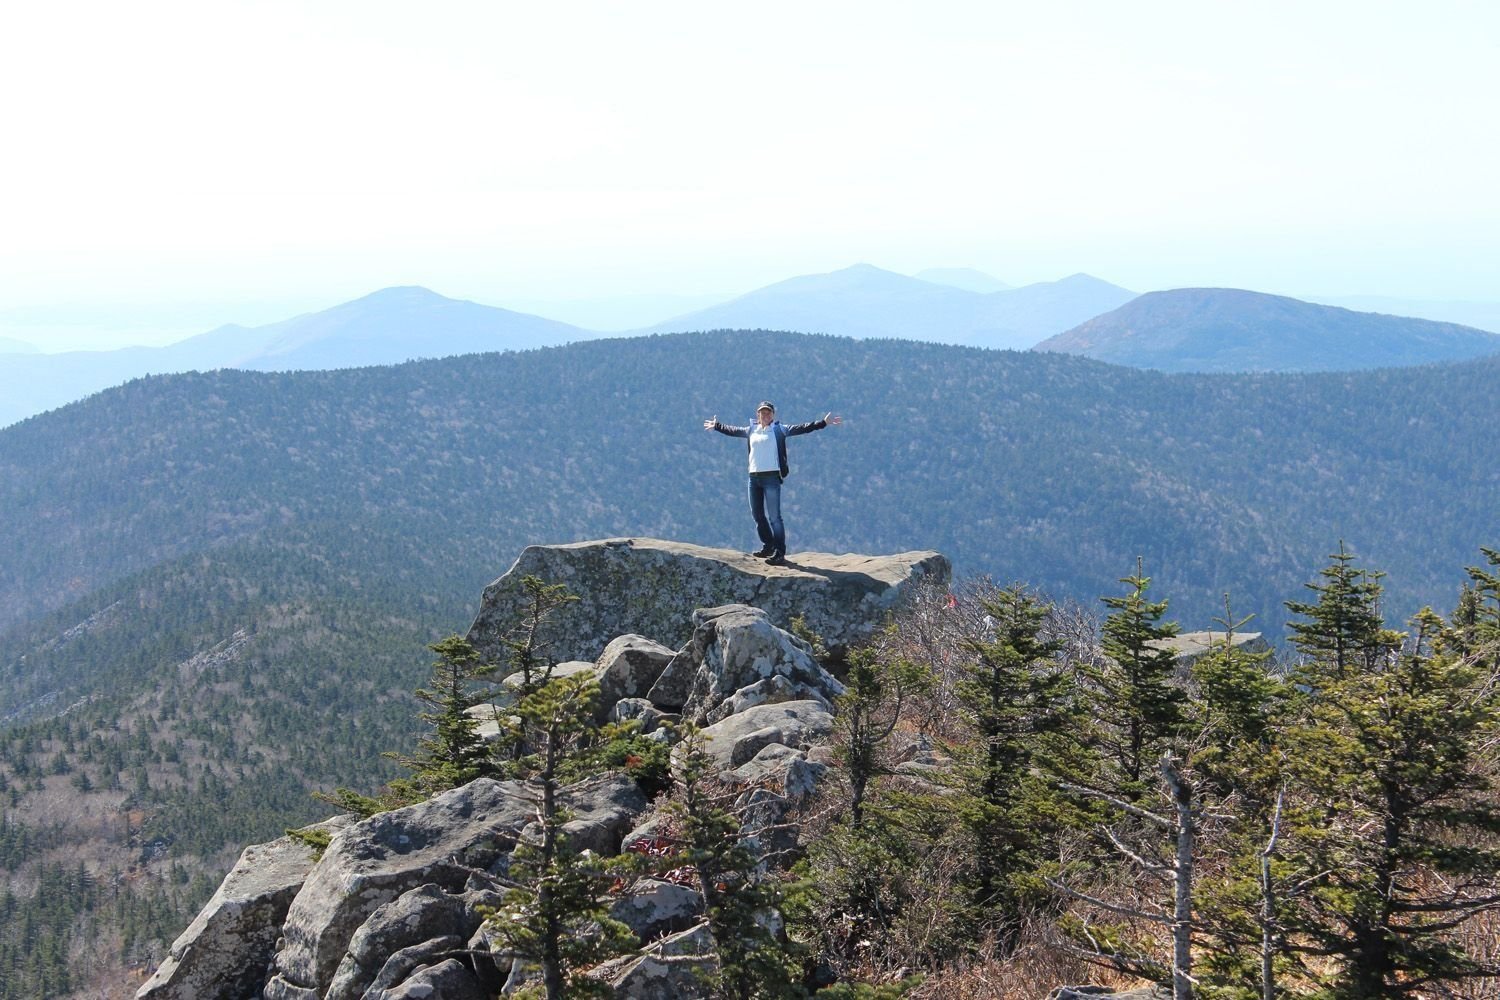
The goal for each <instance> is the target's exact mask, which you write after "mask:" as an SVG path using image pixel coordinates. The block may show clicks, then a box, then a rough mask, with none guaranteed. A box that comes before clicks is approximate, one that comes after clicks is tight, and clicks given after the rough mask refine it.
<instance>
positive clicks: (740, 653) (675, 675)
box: [646, 604, 844, 725]
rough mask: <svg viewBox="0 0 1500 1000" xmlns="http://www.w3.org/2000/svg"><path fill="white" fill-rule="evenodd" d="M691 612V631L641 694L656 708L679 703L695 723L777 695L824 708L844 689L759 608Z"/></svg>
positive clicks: (736, 606)
mask: <svg viewBox="0 0 1500 1000" xmlns="http://www.w3.org/2000/svg"><path fill="white" fill-rule="evenodd" d="M693 620H694V621H695V622H696V623H697V627H696V628H695V629H694V630H693V637H692V639H691V640H690V641H689V642H688V643H687V645H685V646H683V647H682V650H681V651H680V652H679V653H678V654H677V655H676V656H674V657H673V658H672V662H671V663H669V664H667V667H666V669H665V670H663V671H662V674H661V677H660V678H658V679H657V681H656V683H655V684H654V685H652V687H651V692H650V693H649V694H648V695H647V696H646V697H648V698H649V699H650V700H651V702H652V704H654V705H656V706H657V707H659V708H666V709H674V710H675V709H681V710H682V715H683V718H685V719H689V720H691V721H692V722H695V723H698V724H700V725H701V724H703V723H714V722H718V721H719V720H721V719H723V718H724V717H726V716H729V715H736V714H738V713H741V712H743V711H745V710H746V709H748V708H754V707H755V706H756V705H764V704H768V703H772V702H779V701H818V702H822V703H823V705H824V708H825V709H826V708H828V707H830V705H831V703H832V700H833V699H834V698H835V697H837V696H838V695H841V694H843V693H844V686H843V685H842V684H840V683H839V682H838V681H837V680H835V679H834V677H833V676H832V675H831V674H829V673H828V671H826V670H824V669H823V668H822V667H821V666H819V665H818V661H817V660H815V659H813V655H812V650H811V649H810V648H809V647H808V645H807V643H805V642H803V641H802V640H801V639H799V638H797V637H796V636H794V635H792V634H791V633H790V632H787V631H785V630H784V629H780V628H777V627H776V626H775V625H774V624H773V623H772V622H771V619H770V616H768V615H767V614H766V613H765V612H764V611H762V610H760V609H759V608H751V607H746V606H745V605H742V604H733V605H729V606H727V607H722V608H710V609H707V610H700V611H698V612H695V613H694V615H693Z"/></svg>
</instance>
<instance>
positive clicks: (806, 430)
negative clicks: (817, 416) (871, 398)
mask: <svg viewBox="0 0 1500 1000" xmlns="http://www.w3.org/2000/svg"><path fill="white" fill-rule="evenodd" d="M843 422H844V418H843V417H841V416H839V415H838V414H837V413H825V414H823V419H822V420H810V421H808V422H807V423H805V424H792V426H790V427H788V428H787V429H786V436H787V437H795V436H796V435H798V434H811V433H812V432H813V431H820V430H822V429H823V428H825V427H827V426H828V425H829V424H833V425H835V426H837V425H838V424H841V423H843Z"/></svg>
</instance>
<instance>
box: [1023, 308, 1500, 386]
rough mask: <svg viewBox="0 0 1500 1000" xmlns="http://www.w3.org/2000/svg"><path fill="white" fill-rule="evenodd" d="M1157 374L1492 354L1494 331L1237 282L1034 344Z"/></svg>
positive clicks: (1496, 341) (1332, 367)
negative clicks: (1341, 304) (1245, 286)
mask: <svg viewBox="0 0 1500 1000" xmlns="http://www.w3.org/2000/svg"><path fill="white" fill-rule="evenodd" d="M1036 350H1038V351H1055V352H1058V353H1064V354H1081V355H1083V356H1085V357H1090V358H1094V359H1096V360H1098V361H1107V362H1109V363H1111V364H1119V365H1130V366H1132V367H1135V368H1154V369H1157V370H1159V371H1165V372H1257V371H1285V372H1292V371H1301V372H1314V371H1351V370H1358V369H1365V368H1392V367H1401V366H1406V365H1420V364H1430V363H1432V362H1438V361H1462V360H1465V359H1468V358H1476V357H1483V356H1486V355H1490V354H1500V335H1496V334H1493V333H1486V332H1485V331H1483V330H1475V329H1473V328H1471V327H1465V326H1456V325H1454V324H1452V323H1435V322H1432V321H1430V320H1423V319H1410V318H1407V317H1402V316H1386V315H1382V314H1379V313H1363V312H1354V311H1352V310H1349V309H1340V308H1338V307H1336V306H1323V305H1314V304H1312V303H1310V302H1302V301H1299V300H1298V299H1289V298H1285V297H1283V296H1280V295H1265V294H1263V293H1260V292H1249V291H1243V290H1241V289H1235V288H1179V289H1174V290H1172V291H1166V292H1148V293H1146V294H1145V295H1142V296H1140V297H1139V298H1137V299H1134V300H1132V301H1130V302H1127V303H1125V304H1124V305H1122V306H1120V307H1119V308H1118V309H1115V310H1113V311H1111V312H1107V313H1105V314H1104V315H1102V316H1096V317H1094V318H1093V319H1090V320H1089V321H1088V322H1086V323H1083V324H1081V325H1079V326H1077V327H1074V328H1073V329H1071V330H1069V331H1067V332H1066V333H1060V334H1058V335H1057V336H1055V337H1049V338H1048V339H1046V340H1044V341H1042V342H1041V343H1040V344H1038V345H1036Z"/></svg>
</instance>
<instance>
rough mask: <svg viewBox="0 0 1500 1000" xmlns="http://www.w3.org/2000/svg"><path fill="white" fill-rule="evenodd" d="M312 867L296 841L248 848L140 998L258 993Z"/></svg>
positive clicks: (344, 822)
mask: <svg viewBox="0 0 1500 1000" xmlns="http://www.w3.org/2000/svg"><path fill="white" fill-rule="evenodd" d="M349 822H350V817H348V816H340V817H335V818H334V819H331V820H328V821H326V822H323V823H319V824H317V825H316V826H315V827H314V828H313V829H318V830H323V831H326V832H328V833H336V832H338V831H339V830H341V829H343V828H344V827H346V826H348V825H349ZM313 863H314V862H313V852H312V848H310V847H308V846H307V845H306V844H304V843H302V842H301V841H298V840H294V839H293V838H291V837H281V838H279V839H277V840H273V841H271V842H270V843H268V844H254V845H251V846H250V847H247V848H245V850H244V851H243V852H242V853H241V854H240V859H239V861H237V862H236V863H235V866H234V868H233V869H232V870H231V871H230V872H229V874H228V875H226V876H225V877H224V881H223V882H222V883H221V884H220V885H219V889H218V891H217V892H215V893H214V895H213V898H212V899H210V900H209V901H208V903H207V904H205V905H204V907H203V909H202V910H200V911H199V913H198V916H197V917H196V918H194V920H193V922H192V923H191V924H189V925H188V928H187V930H185V931H183V932H182V934H181V935H180V936H179V937H178V938H177V940H176V941H175V942H173V944H172V949H171V951H169V952H168V954H167V958H166V961H164V962H162V964H161V965H160V967H158V968H157V970H156V973H155V974H154V975H152V977H151V978H150V979H148V980H147V981H146V982H145V984H144V985H142V986H141V988H140V990H139V991H138V992H137V993H136V996H137V997H139V998H141V1000H230V998H238V997H245V996H250V995H251V994H252V993H254V992H255V991H256V990H257V989H259V988H260V984H261V982H262V981H263V980H264V979H265V970H266V966H267V965H269V964H270V961H271V956H272V954H273V953H274V951H275V948H276V939H277V937H279V936H280V934H281V922H282V920H284V919H285V918H286V913H287V909H288V908H289V907H290V906H291V905H292V900H293V899H294V898H295V897H296V895H297V893H298V891H299V890H300V889H301V888H302V883H303V882H304V881H306V879H307V875H308V873H309V872H310V871H312V869H313Z"/></svg>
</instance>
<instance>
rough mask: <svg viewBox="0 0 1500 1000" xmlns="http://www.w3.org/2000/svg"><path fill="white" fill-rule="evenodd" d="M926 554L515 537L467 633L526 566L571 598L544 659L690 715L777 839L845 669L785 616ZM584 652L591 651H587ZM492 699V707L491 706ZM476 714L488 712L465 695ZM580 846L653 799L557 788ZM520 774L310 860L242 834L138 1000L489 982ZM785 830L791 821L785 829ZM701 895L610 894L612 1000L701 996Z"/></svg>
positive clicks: (347, 822) (859, 626) (519, 977)
mask: <svg viewBox="0 0 1500 1000" xmlns="http://www.w3.org/2000/svg"><path fill="white" fill-rule="evenodd" d="M949 572H950V569H949V564H948V561H947V559H945V558H944V557H943V556H941V555H939V554H938V553H935V552H917V553H905V554H902V555H897V556H883V557H871V556H829V555H825V554H819V553H799V554H795V555H793V556H792V557H791V558H790V559H789V565H788V566H786V567H771V566H766V565H765V564H764V563H760V562H758V561H756V560H753V559H750V558H749V557H746V556H739V555H737V554H735V553H730V552H724V551H722V550H712V549H702V548H699V547H697V546H690V545H684V544H681V543H674V542H661V541H655V540H648V539H634V540H632V539H612V540H609V541H603V542H590V543H580V544H578V545H571V546H534V547H531V548H528V549H527V550H526V551H525V552H524V553H523V554H522V556H521V558H520V559H519V560H517V563H516V565H515V566H514V567H513V568H512V569H511V571H510V572H509V573H507V574H506V575H505V576H504V577H501V578H500V580H498V581H496V582H495V583H494V584H492V585H491V586H490V587H488V588H486V591H485V598H484V607H483V610H482V611H481V612H480V615H479V617H478V619H476V622H475V625H474V628H473V629H472V630H471V632H470V635H471V638H472V639H473V640H474V641H475V642H476V644H478V645H480V646H481V648H482V649H485V650H486V651H488V652H491V653H492V654H493V653H494V652H495V651H496V644H497V643H498V641H499V637H500V636H501V635H502V634H503V629H504V627H505V625H504V622H505V621H506V616H507V615H514V614H515V613H516V608H515V606H514V604H513V603H511V602H512V601H513V598H514V593H515V588H516V586H517V584H518V581H519V579H520V578H521V576H523V575H525V574H532V575H536V576H538V577H541V578H543V579H545V580H547V581H548V582H562V583H565V584H567V586H568V587H569V589H570V590H571V591H573V592H574V593H575V594H577V595H578V597H579V598H580V599H579V601H578V602H577V603H576V604H574V605H570V606H569V611H570V614H568V615H567V616H563V617H560V618H559V620H558V621H556V622H554V623H551V624H552V625H553V626H555V631H554V634H553V639H554V642H553V645H552V647H551V650H550V653H551V658H552V659H553V660H554V662H556V661H559V660H565V659H567V658H569V657H572V658H573V660H572V662H567V663H564V664H563V666H565V667H566V668H567V669H568V670H569V671H570V672H580V671H593V672H594V673H595V675H596V676H597V677H598V678H599V680H600V686H601V691H602V692H603V695H604V701H605V702H606V704H604V705H602V706H601V715H602V716H604V717H607V718H615V719H619V718H635V719H640V720H642V722H643V731H648V732H655V733H658V734H659V735H660V738H661V739H663V740H664V741H665V740H667V739H669V738H670V737H669V731H668V730H663V729H660V728H659V726H660V723H661V722H663V721H667V720H671V719H675V718H681V717H685V718H687V719H689V720H691V721H694V722H696V723H698V724H701V725H702V726H703V729H702V733H703V738H704V745H705V749H706V750H707V752H708V754H709V755H710V756H711V757H712V759H713V760H714V761H715V764H716V766H717V767H718V768H719V769H720V772H721V773H720V778H721V780H723V781H724V782H725V784H726V785H728V786H731V787H735V786H742V787H743V788H744V792H743V794H742V795H741V799H742V803H741V804H742V806H743V808H742V809H741V813H742V816H743V823H744V828H745V832H746V834H747V835H749V836H751V837H757V838H762V837H763V838H771V839H774V840H775V841H776V843H775V844H774V845H772V844H771V842H770V840H767V841H766V846H767V847H768V848H769V847H771V846H775V847H777V848H778V849H779V848H780V847H783V846H786V840H787V837H788V832H787V824H786V823H785V822H784V820H785V819H786V817H787V816H788V814H789V811H790V810H791V809H792V808H793V807H794V806H795V805H797V804H798V803H800V802H801V801H803V800H804V799H805V798H806V797H807V796H808V795H810V794H811V793H812V791H813V789H814V788H815V786H816V783H817V781H818V780H819V778H820V777H821V776H822V775H823V773H824V772H825V771H826V769H827V764H828V760H829V758H828V754H827V752H826V750H821V749H820V747H819V745H820V744H821V743H823V742H825V741H826V738H827V737H828V735H829V733H830V732H831V730H832V727H833V707H834V701H835V699H836V698H837V697H838V695H839V694H840V693H842V690H843V688H842V685H841V684H840V683H839V682H838V680H837V679H835V678H834V677H833V676H832V675H831V674H829V673H828V672H827V671H826V670H825V669H824V668H823V667H822V666H821V665H820V664H819V662H818V660H817V659H816V658H815V657H814V655H813V650H812V649H811V647H809V646H808V644H807V642H805V641H804V640H803V639H801V638H798V637H797V636H795V635H793V634H791V633H790V632H789V631H787V628H786V626H787V625H788V624H789V623H790V618H791V617H792V616H793V615H802V616H804V617H805V618H806V619H807V621H808V624H809V626H810V627H811V628H812V629H813V630H814V631H817V632H819V633H821V634H823V635H824V636H826V637H828V638H829V639H830V642H831V643H832V644H835V645H838V646H847V645H849V644H852V643H855V642H858V641H859V640H860V639H861V638H863V637H866V636H868V635H870V634H871V633H872V632H873V631H874V630H875V629H876V628H878V627H879V626H880V625H881V623H882V622H883V621H884V620H885V619H886V617H887V615H888V614H889V613H890V612H891V611H892V610H894V608H895V607H896V606H897V605H898V604H899V603H900V602H901V601H902V600H903V598H905V597H906V596H907V595H908V594H909V593H910V592H911V590H912V588H913V586H914V585H916V584H917V583H918V582H920V581H923V580H928V581H936V582H939V583H942V582H946V580H947V579H948V575H949ZM585 657H586V658H585ZM503 702H504V699H503V698H502V699H499V700H497V703H496V704H495V705H494V706H488V707H489V708H490V710H491V711H495V712H499V711H503V708H504V704H503ZM481 708H485V706H481ZM564 795H565V797H566V799H567V804H568V806H569V809H570V812H571V815H572V819H571V820H570V822H569V824H568V827H567V832H568V834H569V841H570V843H571V844H572V845H573V847H574V849H579V850H582V849H588V850H593V851H595V852H599V853H602V854H606V855H609V854H616V853H619V852H620V851H621V850H622V848H623V847H625V846H626V845H630V844H633V843H640V842H642V841H644V840H649V839H650V838H651V836H652V832H651V820H650V819H649V817H648V815H647V814H648V810H649V803H648V801H647V799H646V796H645V795H644V794H643V793H642V791H641V790H640V788H638V787H637V786H636V784H635V783H634V781H632V780H631V779H630V778H628V777H626V776H625V775H622V774H606V775H599V776H596V777H594V778H590V779H588V780H586V781H583V782H580V783H579V784H576V785H573V786H570V787H569V788H568V789H566V790H565V792H564ZM534 814H535V796H534V794H533V793H532V791H531V789H529V788H528V787H527V786H526V783H525V782H516V781H495V780H490V779H485V778H481V779H478V780H476V781H473V782H471V783H469V784H467V785H464V786H463V787H460V788H455V789H452V790H450V791H447V792H444V793H442V794H439V795H437V796H435V797H433V798H431V799H429V800H427V801H425V802H422V803H419V804H416V805H412V806H408V807H406V808H403V809H397V810H392V811H389V812H385V813H378V814H376V815H374V816H372V817H370V818H369V819H366V820H362V821H359V822H353V821H352V818H351V817H336V818H335V819H332V820H329V821H328V822H327V823H325V824H321V826H322V827H323V828H324V832H326V833H328V834H331V839H330V841H329V843H328V846H327V848H326V849H325V850H324V851H323V853H322V856H321V857H320V858H317V859H315V858H314V857H313V854H312V851H311V850H310V849H309V848H308V847H307V846H306V845H305V844H303V843H301V842H299V841H297V840H295V839H293V838H282V839H281V840H278V841H275V842H273V843H271V844H267V845H257V846H254V847H250V848H247V849H246V851H245V852H244V854H243V855H242V856H241V858H240V861H239V863H238V864H237V865H236V866H235V868H234V870H233V871H231V872H230V874H229V875H228V877H226V879H225V880H224V884H223V886H221V888H220V890H219V892H218V893H216V894H215V896H214V898H213V899H212V900H210V902H209V903H208V905H207V906H206V907H205V908H204V910H203V912H202V913H200V914H199V916H198V917H197V919H195V920H194V921H193V923H192V925H191V926H190V927H189V928H188V929H187V930H186V931H185V932H184V933H183V934H182V936H181V937H180V938H179V939H178V940H177V942H176V943H175V944H174V945H173V946H172V949H171V952H170V955H169V957H168V959H167V961H165V962H164V963H163V964H162V965H161V967H160V968H159V969H157V971H156V973H155V974H154V975H153V976H152V978H151V979H150V980H149V981H148V982H147V983H146V984H145V985H144V986H142V987H141V989H140V991H139V993H138V994H137V996H138V997H140V998H143V1000H145V998H149V1000H188V998H194V1000H213V998H221V1000H231V998H244V997H263V998H265V1000H356V998H364V1000H395V998H399V997H419V996H428V997H430V996H442V997H451V998H459V1000H463V998H469V997H475V998H485V997H493V996H496V995H503V994H506V993H509V992H511V991H513V989H515V988H517V987H518V986H520V985H523V984H524V983H526V982H527V979H528V975H529V970H528V969H526V968H524V967H522V966H521V964H520V963H519V961H513V960H512V959H511V958H510V956H508V955H506V954H505V953H504V951H503V948H502V947H501V946H500V945H499V943H498V941H497V940H496V939H495V938H494V937H493V936H492V935H491V934H490V933H489V932H488V931H487V929H486V925H485V917H486V914H487V913H488V912H489V910H488V909H487V908H489V907H493V906H494V905H495V904H496V903H497V902H498V901H499V899H500V891H501V888H502V886H503V875H504V872H505V871H506V869H507V866H508V863H509V856H510V852H511V850H512V849H514V847H515V845H516V843H517V841H518V839H519V838H520V837H522V836H523V831H524V830H525V829H526V827H527V825H528V824H530V823H531V822H533V820H534ZM791 837H792V839H793V840H794V839H795V832H794V831H793V832H792V834H791ZM702 907H703V901H702V899H701V897H699V896H698V894H697V892H696V890H694V889H691V888H687V887H685V886H682V885H677V884H674V883H672V882H670V881H660V880H649V879H647V880H641V881H639V882H638V883H636V884H634V885H632V886H631V887H630V888H629V890H628V891H627V892H625V893H623V894H622V896H621V898H620V899H619V900H617V901H616V902H615V903H614V906H613V913H614V916H615V917H616V919H619V920H622V921H624V922H625V923H626V924H627V925H628V926H630V927H631V928H632V930H633V931H634V932H635V934H636V936H637V939H638V941H639V944H640V946H641V951H640V952H639V953H638V954H636V955H635V956H633V957H630V958H628V959H625V960H620V961H616V962H614V963H610V964H609V965H608V966H606V967H602V968H600V969H598V970H596V973H595V974H596V975H597V976H598V977H599V978H601V980H602V981H605V982H608V983H609V984H610V986H611V987H612V988H613V990H614V995H615V996H617V997H622V998H645V997H660V996H673V997H692V996H696V995H698V987H697V986H696V985H695V983H696V981H695V979H694V978H693V975H692V973H693V969H694V968H695V967H697V968H702V967H704V966H705V965H711V964H712V961H713V959H712V955H711V951H710V949H709V948H708V947H707V945H708V944H709V940H708V936H707V932H706V925H704V924H703V923H702V921H701V919H700V918H701V913H702Z"/></svg>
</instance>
